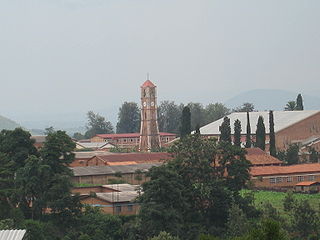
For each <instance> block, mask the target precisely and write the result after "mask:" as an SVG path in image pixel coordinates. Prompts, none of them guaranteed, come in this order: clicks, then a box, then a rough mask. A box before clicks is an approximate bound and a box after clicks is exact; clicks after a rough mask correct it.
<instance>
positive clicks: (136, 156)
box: [96, 152, 172, 165]
mask: <svg viewBox="0 0 320 240" xmlns="http://www.w3.org/2000/svg"><path fill="white" fill-rule="evenodd" d="M96 157H97V158H98V159H99V160H101V161H103V162H105V163H106V164H108V162H110V163H111V162H112V163H113V164H112V165H114V163H116V162H118V163H120V162H135V163H148V162H161V161H163V160H169V159H171V158H172V156H171V154H170V153H160V152H159V153H158V152H156V153H119V154H112V155H102V156H96Z"/></svg>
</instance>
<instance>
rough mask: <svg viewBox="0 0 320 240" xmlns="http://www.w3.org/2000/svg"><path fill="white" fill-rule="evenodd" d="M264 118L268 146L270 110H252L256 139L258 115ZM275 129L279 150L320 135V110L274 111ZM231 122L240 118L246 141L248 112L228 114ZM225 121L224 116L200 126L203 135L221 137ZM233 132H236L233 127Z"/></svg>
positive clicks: (252, 130)
mask: <svg viewBox="0 0 320 240" xmlns="http://www.w3.org/2000/svg"><path fill="white" fill-rule="evenodd" d="M259 116H262V117H263V118H264V124H265V128H266V147H267V149H268V144H269V112H267V111H265V112H250V113H249V120H250V125H251V134H252V138H253V140H255V132H256V128H257V121H258V117H259ZM273 116H274V130H275V137H276V148H277V150H278V151H280V150H286V149H287V148H288V146H289V145H290V144H292V143H300V142H304V141H305V140H306V139H308V138H310V137H320V111H319V110H304V111H274V112H273ZM227 117H228V118H229V119H230V122H231V124H233V123H234V121H235V120H237V119H239V120H240V122H241V126H242V132H241V134H242V136H241V139H242V141H243V142H244V141H245V135H246V126H247V113H245V112H234V113H231V114H229V115H228V116H227ZM222 122H223V118H221V119H219V120H217V121H214V122H212V123H209V124H207V125H205V126H203V127H202V128H200V132H201V135H203V136H207V137H217V138H218V137H219V136H220V131H219V127H220V126H221V124H222ZM231 133H232V134H233V133H234V130H233V128H232V129H231Z"/></svg>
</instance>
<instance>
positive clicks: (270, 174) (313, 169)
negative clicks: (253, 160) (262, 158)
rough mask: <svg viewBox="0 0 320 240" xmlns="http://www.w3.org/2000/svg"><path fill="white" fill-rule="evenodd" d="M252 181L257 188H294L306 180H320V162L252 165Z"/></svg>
mask: <svg viewBox="0 0 320 240" xmlns="http://www.w3.org/2000/svg"><path fill="white" fill-rule="evenodd" d="M250 174H251V181H252V182H253V184H254V186H255V187H257V188H266V189H277V188H294V187H295V186H296V184H298V183H301V182H305V181H312V182H314V181H320V163H306V164H296V165H289V166H264V167H261V166H259V167H251V169H250Z"/></svg>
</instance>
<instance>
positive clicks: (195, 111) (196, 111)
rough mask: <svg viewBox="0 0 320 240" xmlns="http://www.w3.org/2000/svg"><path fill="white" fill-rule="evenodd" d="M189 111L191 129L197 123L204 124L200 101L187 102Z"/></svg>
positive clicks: (193, 128) (202, 108)
mask: <svg viewBox="0 0 320 240" xmlns="http://www.w3.org/2000/svg"><path fill="white" fill-rule="evenodd" d="M187 106H188V107H189V109H190V113H191V131H192V130H195V129H196V126H197V124H199V125H200V127H201V126H203V125H204V124H205V120H206V117H205V110H204V107H203V105H202V104H201V103H193V102H191V103H188V105H187Z"/></svg>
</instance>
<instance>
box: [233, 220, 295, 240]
mask: <svg viewBox="0 0 320 240" xmlns="http://www.w3.org/2000/svg"><path fill="white" fill-rule="evenodd" d="M257 239H259V240H288V239H289V238H288V236H287V234H286V232H285V231H284V230H283V229H282V228H281V226H280V224H279V223H278V222H276V221H274V220H271V219H266V220H263V221H262V222H261V223H260V224H259V225H258V226H257V227H254V228H253V229H252V230H251V231H250V232H249V233H248V234H247V235H246V236H244V237H241V238H237V240H257Z"/></svg>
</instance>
